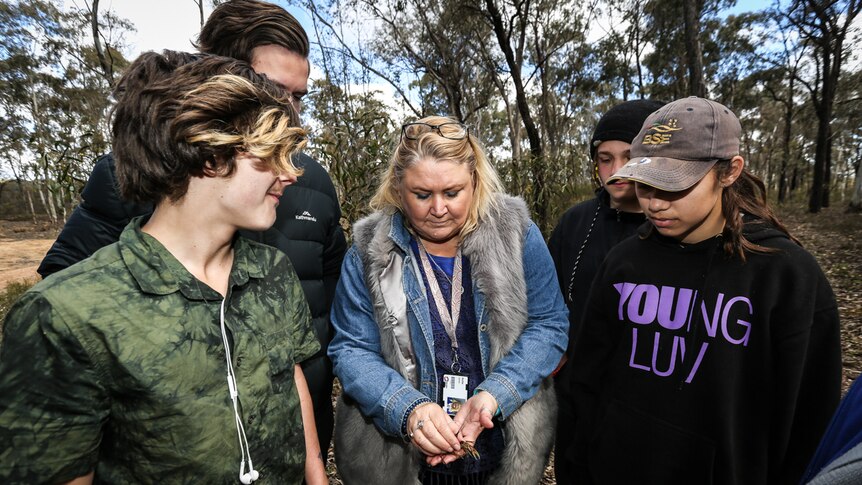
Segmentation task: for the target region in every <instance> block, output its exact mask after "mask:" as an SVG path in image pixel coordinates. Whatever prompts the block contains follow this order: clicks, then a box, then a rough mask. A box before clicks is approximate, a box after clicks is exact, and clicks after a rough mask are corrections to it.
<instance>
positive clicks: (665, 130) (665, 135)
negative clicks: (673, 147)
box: [643, 118, 682, 145]
mask: <svg viewBox="0 0 862 485" xmlns="http://www.w3.org/2000/svg"><path fill="white" fill-rule="evenodd" d="M681 129H682V128H680V127H678V126H677V120H676V118H671V119H670V120H668V122H667V124H661V123H659V122H655V123H653V124H652V126H650V128H649V131H655V132H656V133H647V134H646V136H644V141H643V144H644V145H665V144H667V143H670V139H671V137H672V136H673V132H674V131H679V130H681Z"/></svg>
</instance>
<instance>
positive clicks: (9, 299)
mask: <svg viewBox="0 0 862 485" xmlns="http://www.w3.org/2000/svg"><path fill="white" fill-rule="evenodd" d="M35 284H36V282H35V281H30V280H21V281H13V282H11V283H9V284H8V285H6V288H4V289H2V290H0V343H2V338H3V322H4V321H5V319H6V314H7V313H9V309H10V308H12V305H14V304H15V302H16V301H18V298H20V297H21V295H23V294H24V293H25V292H26V291H27V290H29V289H30V287H32V286H33V285H35Z"/></svg>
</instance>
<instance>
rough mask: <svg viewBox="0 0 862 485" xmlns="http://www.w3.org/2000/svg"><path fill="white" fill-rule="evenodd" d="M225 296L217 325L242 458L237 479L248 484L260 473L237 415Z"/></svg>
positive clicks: (236, 397)
mask: <svg viewBox="0 0 862 485" xmlns="http://www.w3.org/2000/svg"><path fill="white" fill-rule="evenodd" d="M226 301H227V298H224V299H222V301H221V306H220V307H219V325H220V327H221V338H222V344H224V355H225V360H227V387H228V391H229V392H230V400H231V402H232V403H233V416H234V422H235V423H236V435H237V439H238V440H239V451H240V454H241V455H242V458H241V460H242V461H240V465H239V481H240V482H242V483H244V484H245V485H249V484H250V483H252V482H254V481H255V480H257V479H258V478H259V477H260V473H258V471H257V470H255V469H254V463H253V462H252V461H251V450H250V449H249V447H248V438H247V437H246V435H245V426H243V424H242V419H241V418H240V417H239V404H238V403H239V390H238V389H237V386H236V374H234V371H233V359H232V358H231V355H230V342H228V339H227V331H226V329H225V324H224V305H225V302H226ZM246 457H248V468H249V470H248V473H246V472H245V462H246Z"/></svg>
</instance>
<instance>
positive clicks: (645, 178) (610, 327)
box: [567, 97, 841, 485]
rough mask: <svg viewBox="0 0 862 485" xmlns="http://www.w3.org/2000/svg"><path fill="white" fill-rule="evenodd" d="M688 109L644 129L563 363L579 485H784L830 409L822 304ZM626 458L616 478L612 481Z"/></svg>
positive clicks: (741, 173) (815, 285)
mask: <svg viewBox="0 0 862 485" xmlns="http://www.w3.org/2000/svg"><path fill="white" fill-rule="evenodd" d="M741 131H742V129H741V126H740V123H739V120H738V119H737V118H736V116H735V115H734V114H733V113H732V112H731V111H730V110H729V109H728V108H726V107H725V106H723V105H721V104H719V103H716V102H713V101H709V100H706V99H701V98H695V97H691V98H686V99H682V100H678V101H674V102H672V103H669V104H667V105H665V106H664V107H662V108H661V109H659V110H657V111H656V112H654V113H652V114H651V115H650V116H649V117H648V118H647V120H646V122H645V123H644V126H643V128H642V129H641V131H640V133H638V135H637V137H635V139H634V140H633V141H632V147H631V160H630V161H629V162H628V163H627V164H626V165H625V166H624V167H622V168H621V169H620V170H618V171H617V172H616V173H615V174H614V175H613V176H612V177H610V178H609V180H611V181H612V180H617V179H620V180H629V181H633V182H634V183H635V191H636V194H637V198H638V201H639V203H640V206H641V208H642V209H643V211H644V214H645V215H646V216H647V219H648V220H649V221H650V222H651V224H648V225H645V226H644V227H643V228H642V230H640V231H639V237H636V238H630V239H627V240H625V241H623V242H622V243H620V244H619V245H617V246H616V247H614V248H613V249H612V250H611V251H610V253H609V254H608V256H607V258H606V259H605V261H604V263H603V264H602V267H601V268H600V269H599V271H598V275H597V276H596V279H595V281H594V283H593V287H592V292H591V293H590V297H589V300H588V302H587V304H586V309H585V313H584V316H583V321H582V324H581V326H580V328H579V329H578V332H577V334H576V337H575V344H574V349H573V351H572V353H571V361H570V365H571V369H570V373H571V379H570V380H571V389H572V397H573V401H574V402H575V403H576V404H575V409H574V411H573V414H574V415H575V416H576V422H575V424H574V427H573V429H574V434H575V436H574V440H575V443H574V445H573V446H572V447H571V448H570V450H569V453H568V454H567V456H569V457H571V459H572V460H574V463H575V464H574V473H575V477H576V478H577V480H576V481H577V483H642V484H644V483H645V484H649V483H661V484H674V483H722V484H729V485H734V484H743V483H798V482H799V479H800V477H801V475H802V473H803V471H804V469H805V465H806V464H807V463H808V461H809V459H810V458H811V455H812V454H813V452H814V450H815V448H816V446H817V443H818V440H819V438H820V436H821V435H822V433H823V431H824V429H825V427H826V425H827V423H828V422H829V418H830V416H831V414H832V412H833V411H834V409H835V407H836V405H837V403H838V400H839V397H840V379H841V347H840V341H839V320H838V312H837V306H836V303H835V298H834V295H833V293H832V289H831V288H830V286H829V283H828V281H827V280H826V278H825V277H824V275H823V272H822V271H821V269H820V267H819V266H818V265H817V262H816V261H815V260H814V258H813V257H812V256H811V255H810V254H809V253H808V252H806V251H805V250H804V249H802V248H801V247H800V245H799V244H798V242H797V241H796V240H795V239H793V238H792V237H791V236H790V235H789V233H788V231H787V229H786V228H785V227H784V226H783V225H782V224H781V222H780V221H779V220H778V219H777V218H776V216H775V215H774V213H773V212H772V210H771V209H770V208H769V206H768V205H767V203H766V191H765V186H764V184H763V182H762V181H760V179H758V178H757V177H756V176H754V175H752V174H751V173H749V172H748V171H746V170H745V160H744V159H743V158H742V157H741V156H740V150H739V145H740V143H739V139H740V134H741ZM620 457H625V463H626V466H619V464H620V461H619V459H620Z"/></svg>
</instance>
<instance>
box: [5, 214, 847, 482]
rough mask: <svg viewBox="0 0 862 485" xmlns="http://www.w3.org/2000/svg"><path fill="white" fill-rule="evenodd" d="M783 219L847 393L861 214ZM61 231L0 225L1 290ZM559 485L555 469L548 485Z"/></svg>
mask: <svg viewBox="0 0 862 485" xmlns="http://www.w3.org/2000/svg"><path fill="white" fill-rule="evenodd" d="M779 215H780V218H781V220H782V221H783V222H784V223H785V224H786V225H787V227H788V229H789V230H790V233H791V234H793V235H794V236H796V237H797V238H798V239H799V240H800V241H801V242H802V244H803V245H804V246H805V248H806V249H807V250H808V251H810V252H811V253H812V254H814V256H815V257H816V258H817V261H818V262H819V263H820V266H821V267H822V268H823V271H824V272H825V273H826V276H827V278H828V279H829V281H830V283H831V284H832V287H833V290H834V291H835V297H836V299H837V301H838V307H839V311H840V313H841V326H842V345H843V349H844V355H843V358H844V389H845V391H846V389H847V387H849V385H850V383H851V382H852V381H853V379H855V378H856V377H857V376H858V375H859V374H860V373H862V298H860V297H862V214H847V213H845V212H844V207H832V208H827V209H824V210H823V211H822V212H821V213H819V214H808V213H807V212H805V210H804V209H803V208H801V207H784V208H782V209H781V210H780V211H779ZM57 232H58V229H57V228H54V227H52V226H51V225H50V224H46V223H41V224H33V223H32V222H12V221H3V220H0V291H2V290H3V288H5V287H6V285H7V284H8V283H10V282H13V281H19V280H23V279H29V280H33V281H35V280H36V279H37V278H38V275H37V274H36V267H37V266H38V264H39V262H40V261H41V259H42V257H43V256H44V255H45V252H46V251H47V250H48V248H50V247H51V244H52V243H53V240H54V238H55V237H56V234H57ZM327 471H328V472H329V475H330V483H331V484H340V483H341V481H340V480H339V479H338V476H337V472H336V471H335V466H334V461H333V456H332V452H331V450H330V454H329V460H328V465H327ZM554 483H556V482H555V480H554V478H553V469H552V467H551V466H549V467H548V470H547V472H546V474H545V478H544V480H543V481H542V484H543V485H550V484H554Z"/></svg>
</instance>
